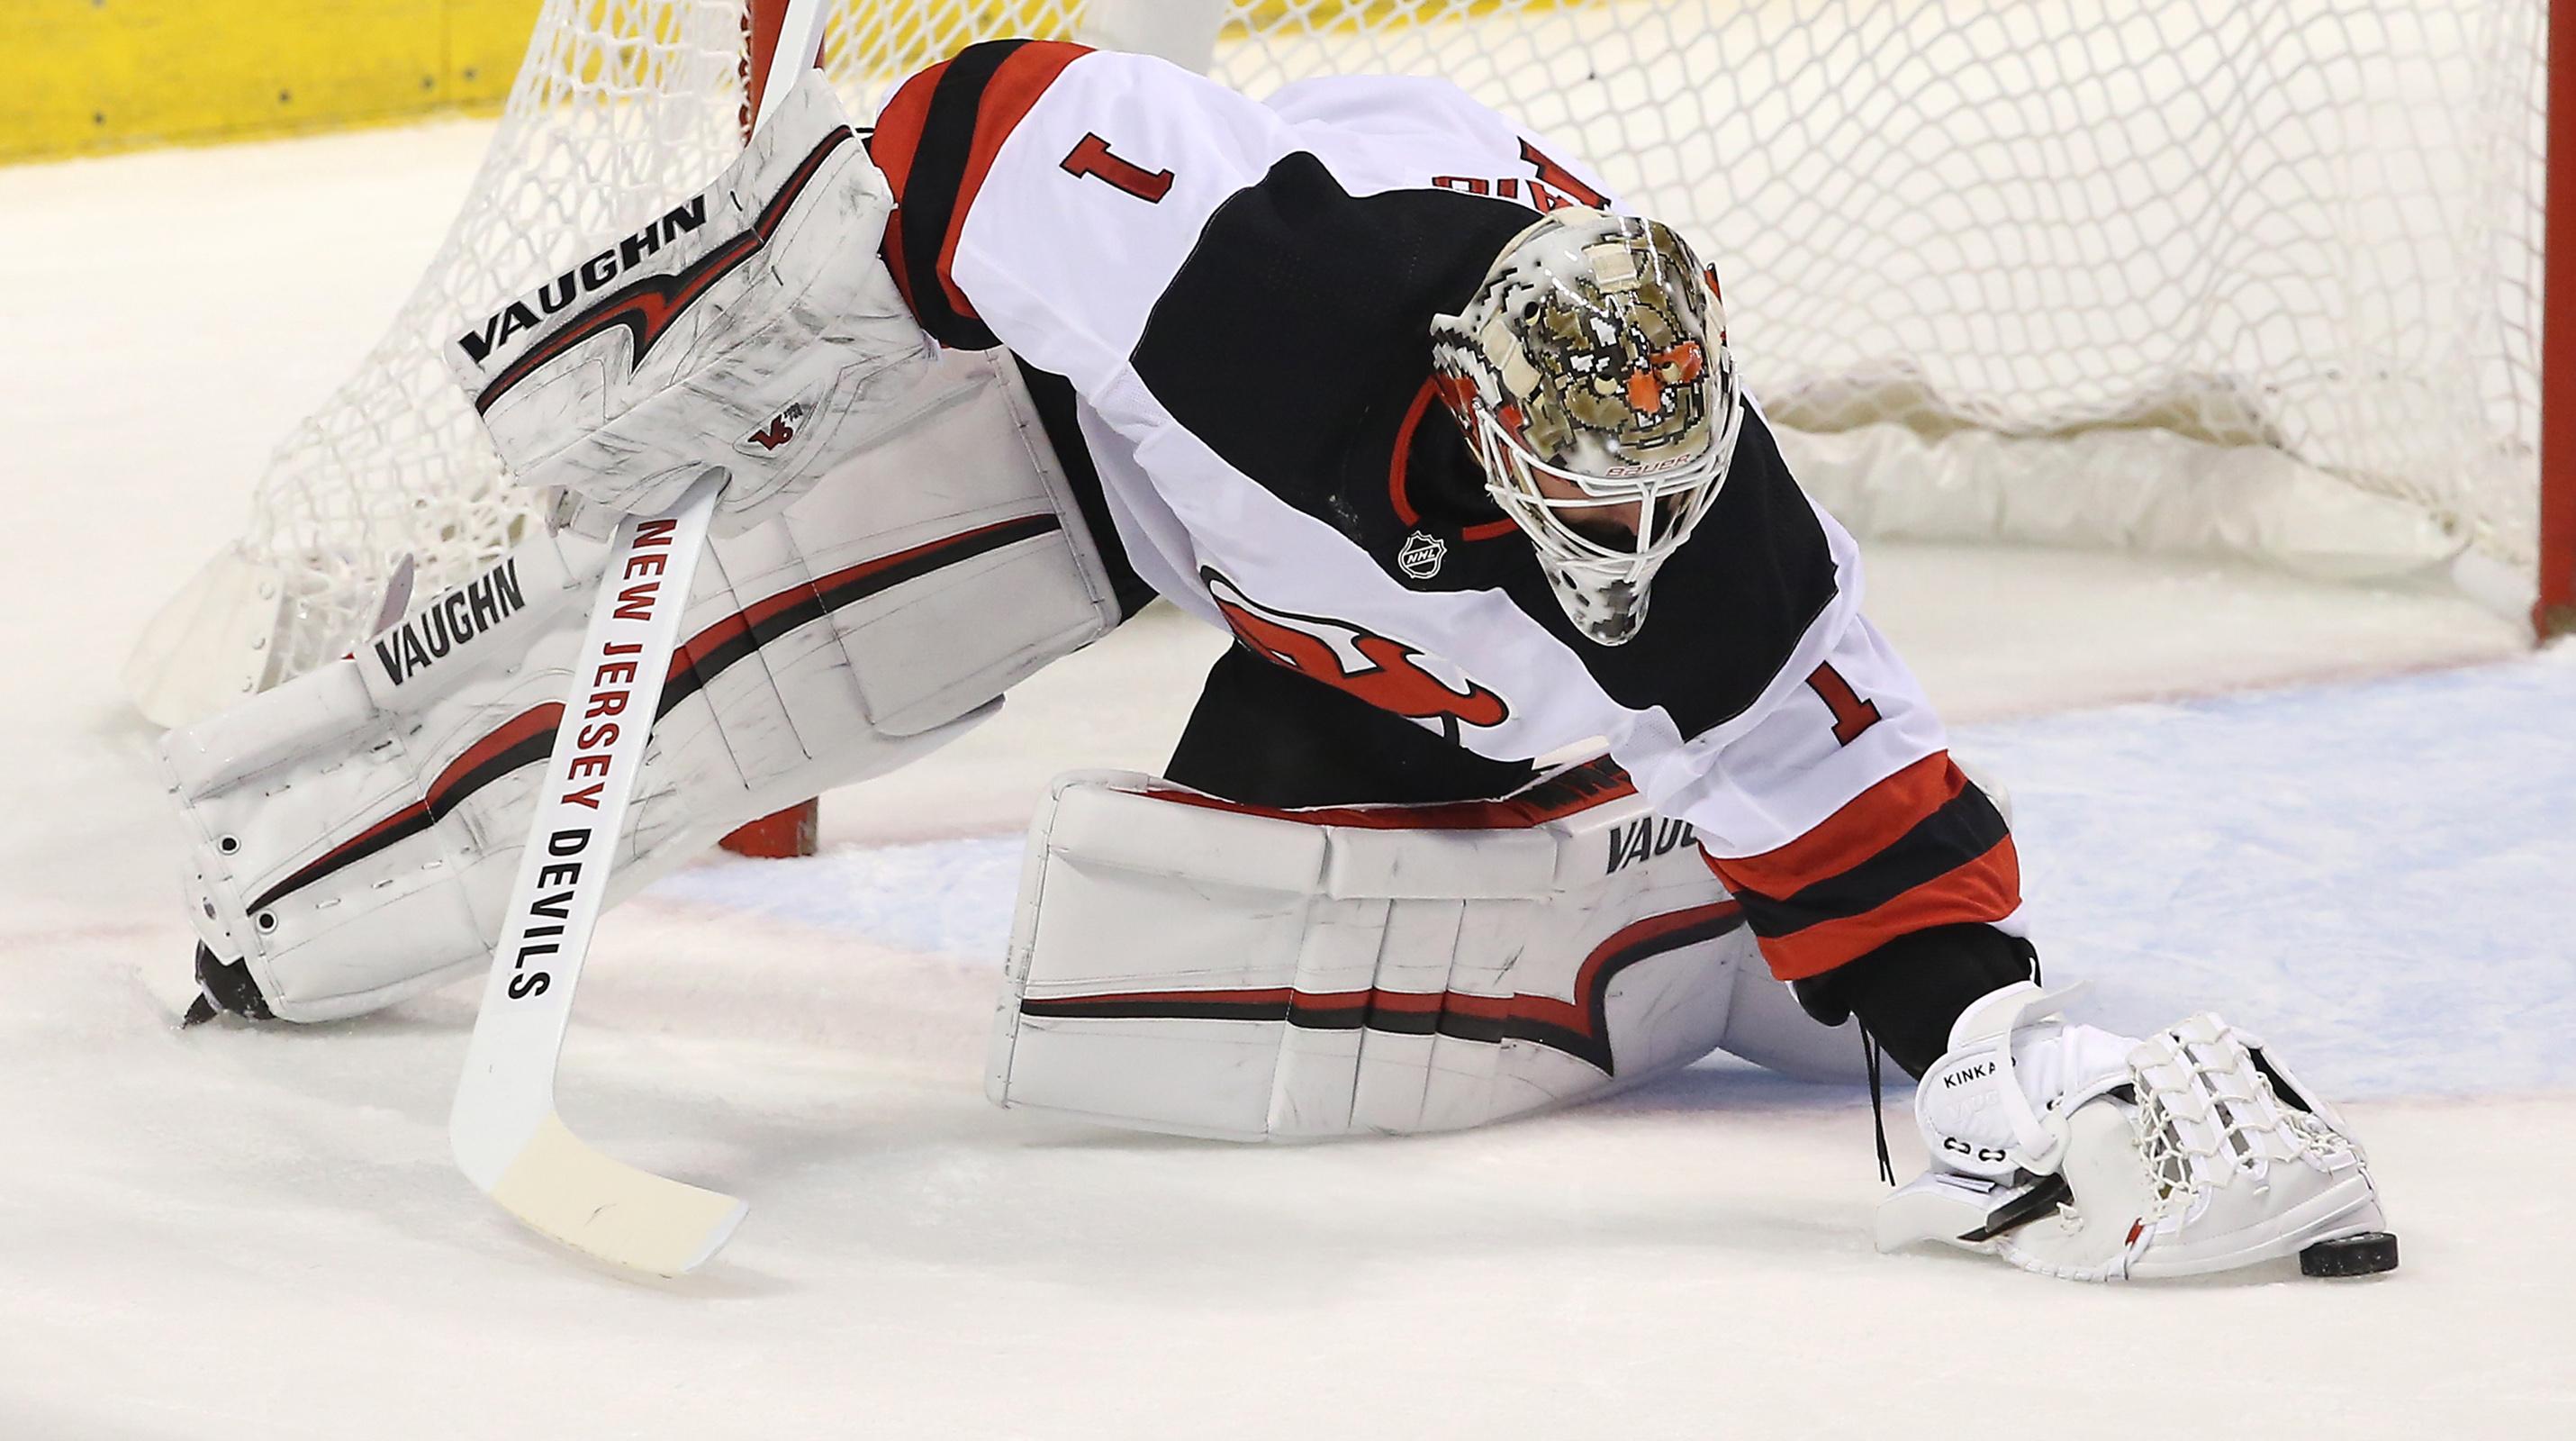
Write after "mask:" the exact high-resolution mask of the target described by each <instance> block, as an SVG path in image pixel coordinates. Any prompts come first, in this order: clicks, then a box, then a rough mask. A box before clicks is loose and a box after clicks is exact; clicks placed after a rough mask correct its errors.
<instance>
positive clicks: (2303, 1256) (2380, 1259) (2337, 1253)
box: [2299, 1231, 2397, 1276]
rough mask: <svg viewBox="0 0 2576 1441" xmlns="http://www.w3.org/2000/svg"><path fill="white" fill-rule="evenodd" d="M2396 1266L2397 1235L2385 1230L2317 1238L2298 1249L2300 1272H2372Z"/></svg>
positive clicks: (2316, 1273) (2328, 1274)
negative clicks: (2327, 1238) (2327, 1239)
mask: <svg viewBox="0 0 2576 1441" xmlns="http://www.w3.org/2000/svg"><path fill="white" fill-rule="evenodd" d="M2396 1269H2397V1238H2396V1237H2395V1236H2394V1235H2391V1234H2390V1233H2388V1232H2386V1231H2364V1232H2362V1233H2361V1234H2360V1235H2358V1236H2342V1237H2338V1238H2336V1239H2335V1240H2332V1241H2319V1242H2317V1243H2316V1244H2315V1245H2313V1246H2310V1247H2308V1248H2307V1249H2305V1250H2303V1251H2301V1252H2300V1253H2299V1274H2300V1275H2302V1276H2376V1275H2378V1274H2379V1273H2380V1272H2382V1271H2394V1270H2396Z"/></svg>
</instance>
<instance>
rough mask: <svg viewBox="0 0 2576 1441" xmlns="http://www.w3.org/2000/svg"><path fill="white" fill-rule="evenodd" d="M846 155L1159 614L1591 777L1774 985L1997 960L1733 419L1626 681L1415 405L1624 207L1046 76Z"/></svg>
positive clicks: (1028, 60)
mask: <svg viewBox="0 0 2576 1441" xmlns="http://www.w3.org/2000/svg"><path fill="white" fill-rule="evenodd" d="M870 147H871V151H872V153H873V155H874V157H875V159H876V162H877V164H878V166H879V167H880V168H881V169H882V170H884V172H885V174H886V177H887V179H888V181H889V182H890V183H891V185H892V188H893V190H894V193H895V197H896V200H897V209H896V211H895V214H894V217H893V219H892V220H891V221H890V222H889V225H888V227H887V233H886V240H885V258H886V262H887V265H888V267H889V268H890V269H891V270H892V271H893V273H894V276H895V279H896V282H897V284H898V285H899V286H900V287H901V288H902V290H903V292H904V295H905V298H906V300H907V301H908V302H909V303H910V304H911V306H912V308H913V311H914V314H915V315H916V316H917V318H918V319H919V320H920V322H921V324H922V327H923V328H924V329H925V330H927V331H928V332H929V333H930V334H931V335H932V336H934V337H935V338H937V339H938V340H939V341H940V342H941V343H943V344H945V345H948V346H952V347H966V348H976V349H982V348H989V347H993V346H997V345H999V346H1007V347H1009V349H1010V350H1011V351H1012V352H1014V353H1015V354H1017V355H1018V356H1019V357H1020V359H1021V360H1022V361H1023V362H1024V363H1025V364H1027V365H1029V366H1032V367H1034V368H1036V369H1038V370H1040V371H1044V372H1048V373H1051V374H1053V375H1056V376H1061V377H1063V378H1064V380H1066V381H1067V382H1069V384H1070V386H1071V390H1072V392H1073V395H1074V397H1075V400H1074V407H1073V408H1074V415H1075V417H1076V419H1077V421H1078V424H1079V426H1080V431H1081V436H1082V439H1083V442H1084V444H1085V448H1086V449H1087V450H1088V451H1089V453H1090V456H1091V459H1092V461H1093V463H1094V464H1095V465H1096V466H1097V468H1098V470H1099V472H1100V476H1101V480H1102V488H1103V492H1104V496H1105V501H1106V507H1107V510H1108V512H1109V519H1110V521H1111V523H1112V524H1113V525H1114V528H1115V530H1116V532H1117V535H1118V538H1119V540H1120V541H1121V542H1122V543H1123V545H1124V547H1125V550H1126V552H1127V557H1128V560H1129V562H1130V563H1131V564H1132V565H1133V566H1134V568H1135V570H1136V572H1137V574H1138V575H1139V576H1140V577H1141V578H1142V579H1143V580H1144V581H1145V582H1146V583H1147V584H1149V585H1151V586H1152V588H1153V589H1154V590H1156V591H1158V592H1160V593H1161V594H1163V595H1164V596H1166V597H1168V598H1170V599H1171V600H1172V601H1174V602H1175V603H1177V604H1179V605H1180V606H1182V607H1183V608H1185V609H1187V610H1190V611H1192V612H1194V613H1196V614H1197V615H1199V616H1200V617H1202V618H1203V619H1205V620H1207V621H1209V622H1211V623H1213V624H1218V625H1223V626H1226V627H1228V628H1229V629H1231V630H1232V631H1233V632H1234V633H1235V635H1236V636H1237V637H1238V638H1239V639H1240V641H1241V642H1242V643H1243V644H1244V645H1245V646H1247V647H1249V648H1250V649H1251V650H1252V651H1253V652H1254V653H1255V654H1257V655H1260V656H1262V657H1264V658H1266V659H1268V660H1271V661H1274V662H1276V663H1278V664H1280V665H1284V666H1288V667H1291V668H1293V669H1295V670H1298V671H1300V672H1302V673H1304V674H1306V675H1308V676H1311V677H1313V678H1315V679H1317V680H1320V681H1323V682H1325V683H1327V684H1330V685H1333V686H1336V687H1339V688H1340V689H1342V690H1345V691H1348V692H1350V693H1352V694H1355V695H1357V696H1359V697H1361V698H1362V699H1364V700H1367V701H1369V702H1371V703H1372V704H1374V705H1376V706H1378V707H1380V708H1381V709H1384V710H1388V711H1392V712H1395V713H1397V714H1399V715H1403V716H1406V717H1408V718H1410V719H1412V720H1413V721H1415V722H1416V723H1418V724H1420V725H1422V726H1425V727H1428V728H1432V729H1436V730H1438V731H1439V732H1440V733H1442V734H1443V735H1445V736H1447V737H1448V738H1449V739H1451V740H1453V741H1455V742H1456V743H1457V744H1459V745H1462V746H1465V747H1467V748H1469V749H1471V750H1473V751H1476V752H1478V753H1480V754H1483V755H1486V756H1489V757H1493V758H1496V759H1500V760H1526V759H1531V758H1535V757H1542V756H1548V755H1551V754H1554V753H1558V752H1563V751H1568V750H1570V749H1572V748H1576V747H1580V746H1584V745H1586V744H1587V743H1590V744H1594V745H1597V744H1599V743H1602V742H1606V743H1607V744H1608V747H1609V749H1610V752H1611V754H1612V755H1613V757H1614V758H1615V759H1616V760H1618V762H1619V763H1620V764H1621V765H1623V766H1624V767H1625V768H1626V769H1627V771H1628V773H1629V775H1630V776H1631V777H1632V778H1633V780H1634V783H1635V784H1636V785H1637V786H1638V787H1639V788H1640V789H1641V790H1643V791H1644V792H1645V793H1646V795H1647V796H1648V797H1649V799H1650V800H1651V801H1652V802H1653V803H1654V805H1655V807H1656V809H1657V810H1658V811H1659V812H1660V813H1662V814H1663V815H1665V816H1668V817H1671V818H1673V819H1676V820H1680V821H1683V822H1687V823H1688V825H1689V826H1690V827H1691V828H1692V830H1693V831H1695V833H1696V836H1697V839H1698V841H1699V843H1700V844H1701V846H1702V847H1703V848H1704V849H1705V850H1706V852H1707V854H1708V856H1709V858H1710V864H1711V866H1712V868H1714V869H1715V870H1716V871H1717V873H1718V875H1719V877H1720V878H1721V879H1722V880H1723V881H1724V882H1725V883H1726V885H1727V887H1728V889H1729V890H1730V891H1732V892H1733V893H1734V894H1735V895H1736V897H1737V898H1738V899H1739V900H1740V901H1741V902H1742V904H1743V906H1744V910H1745V914H1746V917H1747V920H1748V921H1749V922H1750V924H1751V927H1752V929H1753V930H1754V932H1755V934H1756V935H1757V936H1758V937H1759V938H1760V939H1761V942H1762V945H1763V949H1764V953H1765V955H1766V956H1767V957H1768V959H1769V961H1770V963H1771V966H1772V969H1773V971H1774V972H1775V974H1777V975H1779V976H1780V977H1781V978H1783V979H1795V978H1799V977H1803V976H1810V975H1815V974H1818V973H1821V972H1823V971H1825V970H1829V969H1831V968H1833V967H1835V966H1838V965H1840V964H1842V963H1843V962H1845V961H1848V960H1851V959H1853V958H1855V957H1857V956H1860V955H1863V954H1866V953H1867V952H1869V951H1871V950H1873V949H1875V948H1877V947H1878V946H1880V945H1882V944H1885V943H1886V942H1887V941H1890V940H1893V939H1895V938H1896V937H1899V936H1902V935H1906V934H1910V933H1912V932H1916V931H1920V930H1924V929H1927V928H1930V927H1933V926H1939V925H1946V924H1954V923H1961V922H1990V923H1999V924H2000V925H2001V926H2002V927H2003V928H2004V929H2006V930H2008V931H2017V929H2018V925H2017V919H2018V908H2019V904H2020V899H2019V886H2020V882H2019V873H2018V867H2017V863H2016V860H2015V856H2014V851H2013V844H2012V839H2011V837H2010V836H2009V834H2007V832H2006V828H2005V825H2004V821H2003V818H2002V817H2001V816H2000V815H1999V814H1998V813H1997V812H1996V810H1995V807H1994V806H1993V805H1992V804H1991V803H1990V802H1989V801H1988V800H1987V798H1986V797H1985V795H1984V794H1983V793H1982V792H1981V791H1979V790H1978V789H1977V788H1976V787H1975V786H1973V785H1969V784H1967V783H1966V781H1965V779H1964V778H1963V777H1962V775H1961V774H1960V772H1959V770H1958V768H1957V767H1956V766H1955V765H1953V764H1952V763H1951V760H1950V758H1949V755H1948V753H1947V750H1946V741H1945V739H1944V736H1943V733H1942V729H1941V726H1940V722H1939V720H1938V719H1937V718H1936V717H1935V716H1934V714H1933V713H1932V710H1931V708H1930V707H1929V705H1928V704H1927V703H1926V702H1925V700H1924V698H1923V696H1922V695H1921V693H1920V691H1919V689H1918V687H1917V686H1916V684H1915V682H1914V680H1913V678H1912V677H1911V676H1910V675H1909V674H1908V673H1907V671H1906V670H1905V668H1904V666H1903V665H1902V663H1900V662H1899V661H1898V659H1897V658H1896V656H1895V655H1894V654H1893V653H1892V652H1891V651H1890V650H1889V648H1888V646H1887V645H1886V643H1885V641H1884V640H1883V639H1882V638H1881V637H1880V636H1879V635H1878V633H1877V632H1876V631H1875V630H1874V629H1873V628H1872V627H1871V626H1870V625H1869V623H1868V622H1867V621H1866V620H1864V619H1863V618H1862V617H1861V615H1860V610H1859V604H1860V596H1861V586H1860V564H1859V557H1858V554H1857V552H1856V550H1855V548H1854V545H1853V543H1852V540H1851V538H1850V536H1848V535H1847V534H1845V533H1844V531H1843V530H1842V528H1841V527H1840V526H1838V525H1836V524H1835V523H1834V522H1833V520H1832V519H1831V518H1830V517H1827V516H1826V515H1824V514H1823V513H1822V512H1821V511H1819V510H1817V509H1816V508H1815V507H1814V506H1813V505H1812V504H1811V503H1810V502H1809V501H1808V500H1807V498H1806V496H1805V494H1804V493H1803V492H1802V491H1800V489H1799V488H1798V486H1797V484H1796V482H1795V481H1794V480H1793V479H1792V478H1791V477H1790V475H1789V473H1788V470H1787V468H1786V467H1785V466H1784V465H1783V464H1782V462H1781V459H1780V455H1779V451H1778V449H1777V447H1776V446H1775V444H1774V443H1773V440H1772V437H1771V433H1770V431H1769V429H1768V427H1767V425H1765V424H1764V422H1763V420H1762V417H1761V415H1760V413H1759V412H1758V410H1756V411H1752V412H1751V413H1748V414H1747V415H1746V417H1745V420H1744V428H1743V435H1742V438H1741V440H1740V441H1739V442H1738V445H1737V449H1736V453H1735V458H1734V464H1733V468H1732V470H1731V471H1730V473H1729V478H1728V479H1727V481H1726V484H1725V487H1724V489H1723V490H1722V491H1721V492H1720V494H1719V495H1718V497H1717V499H1716V501H1715V503H1714V506H1713V507H1712V509H1711V510H1710V511H1709V513H1708V515H1707V516H1706V518H1705V519H1704V520H1703V521H1702V522H1701V523H1700V525H1699V527H1698V529H1697V530H1696V532H1695V533H1694V534H1693V536H1692V538H1691V540H1690V541H1689V542H1688V543H1687V544H1686V545H1685V546H1683V547H1682V549H1681V550H1680V551H1679V552H1678V553H1676V554H1675V555H1674V556H1673V557H1672V559H1671V560H1670V561H1668V562H1667V563H1666V564H1665V566H1664V567H1663V569H1662V571H1661V572H1660V573H1659V574H1658V575H1657V577H1656V579H1655V581H1654V592H1653V594H1654V600H1653V605H1652V608H1651V612H1650V615H1649V618H1648V620H1647V622H1646V624H1645V626H1644V627H1643V629H1642V630H1641V631H1640V632H1639V633H1638V634H1637V636H1636V637H1635V638H1634V639H1632V640H1630V641H1629V642H1628V643H1626V644H1624V645H1619V646H1603V645H1599V644H1596V643H1594V642H1592V641H1590V640H1589V639H1587V638H1586V637H1584V636H1583V635H1582V634H1581V633H1580V632H1578V631H1577V630H1576V629H1575V627H1574V626H1573V624H1572V623H1571V622H1570V621H1569V620H1568V619H1567V618H1566V616H1565V614H1564V612H1563V610H1562V609H1561V608H1560V606H1559V605H1558V603H1557V601H1556V599H1555V598H1554V596H1553V594H1552V593H1551V592H1550V590H1549V587H1548V585H1547V582H1546V580H1545V578H1544V577H1543V575H1542V574H1541V572H1540V570H1539V566H1538V562H1537V559H1536V557H1535V554H1534V552H1533V550H1532V547H1531V546H1530V544H1529V542H1528V541H1527V540H1526V539H1524V538H1523V537H1522V536H1521V535H1520V533H1519V532H1518V530H1517V529H1516V527H1515V526H1514V524H1513V523H1512V522H1511V521H1510V520H1509V519H1507V518H1505V517H1504V516H1503V515H1502V514H1501V512H1500V511H1499V510H1498V509H1496V508H1495V507H1494V505H1493V504H1492V503H1491V502H1490V501H1488V500H1487V498H1486V496H1485V493H1484V489H1483V473H1482V471H1481V469H1480V468H1479V466H1478V464H1477V462H1476V460H1475V458H1474V456H1473V454H1472V453H1471V451H1470V450H1469V448H1468V446H1467V444H1466V441H1465V440H1464V438H1463V437H1462V435H1461V434H1460V432H1459V430H1458V428H1457V426H1456V424H1455V423H1454V422H1453V421H1452V420H1451V418H1450V416H1449V414H1448V412H1447V411H1446V409H1445V408H1443V407H1441V406H1439V405H1437V404H1435V403H1434V393H1433V387H1432V379H1431V353H1430V342H1429V329H1430V324H1431V319H1432V317H1433V316H1434V315H1435V314H1438V313H1442V312H1448V311H1455V310H1457V309H1458V308H1459V307H1460V305H1461V304H1462V302H1464V301H1465V300H1466V298H1467V297H1468V296H1469V295H1470V294H1471V293H1473V291H1474V290H1475V288H1476V286H1477V284H1478V283H1479V281H1480V280H1481V279H1482V278H1483V276H1484V274H1485V271H1486V269H1487V267H1488V266H1489V265H1491V264H1492V262H1493V261H1494V259H1495V257H1496V256H1497V255H1498V254H1499V253H1500V252H1501V250H1502V248H1503V246H1504V244H1505V242H1507V241H1508V240H1510V239H1511V238H1512V237H1513V236H1514V235H1516V234H1517V233H1518V232H1519V231H1521V230H1522V229H1523V228H1524V227H1526V226H1527V225H1528V224H1529V222H1530V221H1531V219H1532V218H1533V217H1534V216H1535V215H1536V214H1537V213H1538V212H1541V211H1544V210H1547V209H1551V208H1554V207H1556V206H1561V205H1565V204H1569V203H1572V204H1584V205H1592V206H1596V207H1599V208H1603V209H1618V208H1619V206H1618V204H1617V202H1616V201H1615V200H1614V199H1613V198H1612V197H1610V196H1608V195H1607V194H1606V193H1605V192H1604V191H1603V189H1602V187H1601V184H1600V182H1599V181H1598V180H1597V179H1596V178H1594V177H1593V176H1592V175H1590V174H1589V173H1588V172H1586V171H1585V170H1583V169H1582V168H1580V167H1581V162H1580V161H1579V160H1578V159H1577V158H1576V157H1575V156H1573V155H1572V154H1570V153H1568V152H1566V151H1565V150H1563V149H1561V148H1560V147H1559V146H1557V145H1556V144H1555V143H1554V142H1552V141H1549V140H1547V139H1545V138H1543V137H1539V136H1535V135H1531V134H1529V133H1527V132H1525V131H1523V130H1521V129H1519V128H1517V127H1515V126H1514V125H1513V124H1512V123H1511V122H1509V121H1508V120H1506V119H1504V118H1503V117H1502V116H1500V115H1497V114H1495V113H1494V112H1492V111H1490V110H1487V109H1485V108H1484V107H1482V106H1480V105H1478V104H1476V103H1475V102H1474V101H1472V100H1470V99H1469V98H1468V97H1467V96H1466V95H1465V94H1463V93H1462V92H1460V91H1459V90H1457V89H1456V88H1455V87H1453V86H1451V85H1449V84H1447V83H1445V82H1442V81H1437V80H1426V79H1400V78H1392V77H1343V78H1333V79H1323V80H1312V81H1306V82H1303V83H1300V84H1296V85H1291V86H1289V87H1287V88H1285V89H1283V90H1281V91H1279V92H1278V93H1277V94H1275V95H1274V96H1272V97H1271V98H1270V99H1269V100H1267V101H1266V102H1259V103H1256V102H1254V101H1252V100H1250V99H1248V98H1246V97H1245V96H1243V95H1241V94H1238V93H1236V92H1235V91H1232V90H1229V89H1227V88H1225V87H1224V86H1222V85H1219V84H1217V83H1215V82H1213V81H1210V80H1207V79H1204V78H1202V77H1199V76H1197V75H1194V74H1192V73H1190V72H1188V71H1186V70H1182V69H1180V68H1178V67H1175V66H1172V65H1169V64H1166V63H1164V62H1161V61H1158V60H1154V59H1150V58H1147V57H1143V56H1135V55H1123V54H1113V53H1108V52H1094V51H1090V50H1087V49H1085V48H1083V47H1080V46H1076V45H1069V44H1060V43H1051V42H1040V41H1000V42H994V43H990V44H984V45H978V46H975V47H973V48H971V49H968V50H966V51H964V52H962V53H960V54H959V55H957V56H956V57H954V58H953V59H951V60H949V61H947V62H945V63H943V64H940V65H937V66H934V67H932V68H931V69H929V70H926V71H923V72H921V73H920V74H918V75H915V76H913V77H911V78H910V79H909V80H907V81H906V82H904V83H903V85H902V86H901V87H900V88H899V89H898V90H897V91H896V92H895V94H894V96H893V97H892V99H891V100H890V101H889V102H888V103H887V105H886V107H885V110H884V112H883V114H882V115H881V117H880V119H879V122H878V127H877V129H876V131H875V133H874V135H873V137H872V138H871V141H870ZM1746 404H1747V405H1748V407H1749V406H1750V404H1751V402H1750V401H1749V400H1748V401H1747V402H1746ZM1619 863H1620V858H1619V857H1616V856H1614V857H1612V858H1611V861H1610V864H1612V865H1613V866H1616V865H1617V864H1619Z"/></svg>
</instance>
